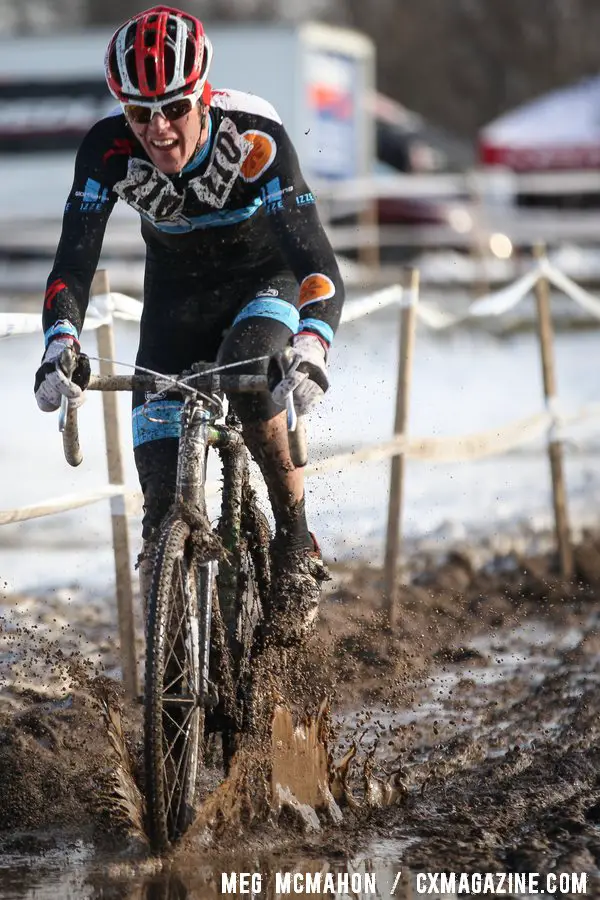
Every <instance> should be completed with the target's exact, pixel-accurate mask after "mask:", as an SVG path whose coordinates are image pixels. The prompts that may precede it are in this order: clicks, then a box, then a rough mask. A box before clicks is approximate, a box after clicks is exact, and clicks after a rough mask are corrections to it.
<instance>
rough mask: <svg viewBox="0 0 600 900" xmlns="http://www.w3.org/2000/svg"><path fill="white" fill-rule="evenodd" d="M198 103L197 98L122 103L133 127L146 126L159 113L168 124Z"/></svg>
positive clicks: (188, 111)
mask: <svg viewBox="0 0 600 900" xmlns="http://www.w3.org/2000/svg"><path fill="white" fill-rule="evenodd" d="M197 101H198V97H197V96H193V95H192V96H191V97H183V98H182V99H181V100H171V102H170V103H148V105H145V104H144V105H142V104H141V103H123V104H122V107H123V112H124V113H125V115H126V116H127V118H128V119H129V121H130V122H133V123H134V124H135V125H148V124H149V123H150V122H151V121H152V119H153V117H154V116H155V115H157V114H158V113H160V115H161V116H164V117H165V119H167V121H168V122H175V121H176V120H177V119H181V118H183V116H187V115H188V113H190V112H191V111H192V109H193V108H194V106H195V105H196V103H197Z"/></svg>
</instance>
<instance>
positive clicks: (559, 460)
mask: <svg viewBox="0 0 600 900" xmlns="http://www.w3.org/2000/svg"><path fill="white" fill-rule="evenodd" d="M534 256H535V258H536V259H537V260H538V261H541V260H542V259H545V258H546V248H545V247H544V245H543V244H537V245H536V246H535V248H534ZM535 299H536V306H537V320H538V334H539V339H540V351H541V360H542V378H543V382H544V398H545V401H546V408H547V409H549V410H550V411H552V409H553V408H555V406H556V376H555V367H554V329H553V327H552V314H551V311H550V287H549V284H548V279H547V278H544V277H542V278H539V279H538V281H537V283H536V285H535ZM548 459H549V461H550V475H551V478H552V497H553V503H554V522H555V528H556V540H557V545H558V556H559V560H560V573H561V575H562V576H563V578H571V576H572V575H573V549H572V547H571V539H570V529H569V515H568V510H567V492H566V488H565V478H564V472H563V454H562V443H561V442H560V441H558V440H556V439H554V438H553V437H551V438H550V440H549V442H548Z"/></svg>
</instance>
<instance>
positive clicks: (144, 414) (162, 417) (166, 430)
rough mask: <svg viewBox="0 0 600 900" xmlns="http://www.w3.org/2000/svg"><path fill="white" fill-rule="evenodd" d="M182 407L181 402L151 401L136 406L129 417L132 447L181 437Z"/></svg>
mask: <svg viewBox="0 0 600 900" xmlns="http://www.w3.org/2000/svg"><path fill="white" fill-rule="evenodd" d="M182 406H183V403H182V401H181V400H151V401H150V403H146V405H145V406H136V408H135V409H134V410H133V413H132V415H131V424H132V426H133V446H134V447H139V446H140V444H147V443H148V441H160V440H163V439H164V438H179V437H181V408H182ZM151 419H157V420H159V421H156V422H152V421H151Z"/></svg>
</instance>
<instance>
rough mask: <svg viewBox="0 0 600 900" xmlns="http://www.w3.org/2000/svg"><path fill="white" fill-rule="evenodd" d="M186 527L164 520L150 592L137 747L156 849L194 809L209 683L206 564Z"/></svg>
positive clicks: (170, 840) (188, 820)
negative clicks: (140, 733) (142, 755)
mask: <svg viewBox="0 0 600 900" xmlns="http://www.w3.org/2000/svg"><path fill="white" fill-rule="evenodd" d="M189 537H190V527H189V525H187V524H186V523H185V522H183V521H181V520H179V519H175V520H171V521H167V522H166V523H165V524H164V526H163V528H162V532H161V536H160V539H159V543H158V547H157V552H156V560H155V565H154V572H153V576H152V585H151V588H150V592H149V602H148V622H147V635H146V680H145V715H144V753H145V769H146V803H147V816H148V827H149V832H150V841H151V846H152V848H153V850H155V851H157V852H162V851H164V850H166V849H168V848H169V846H170V845H171V844H172V843H173V842H174V841H175V840H177V838H179V837H180V836H181V835H182V834H183V833H184V832H185V830H186V829H187V828H188V827H189V825H190V824H191V822H192V819H193V817H194V812H195V798H196V775H197V771H198V761H199V759H200V758H201V753H202V747H201V741H202V737H203V732H204V714H205V706H204V703H205V696H206V692H207V690H208V643H209V642H208V637H207V635H208V634H209V633H210V599H211V592H212V565H211V564H210V563H205V564H203V565H200V566H197V565H196V563H195V560H194V552H193V548H192V543H191V541H190V540H189Z"/></svg>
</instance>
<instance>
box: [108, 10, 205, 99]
mask: <svg viewBox="0 0 600 900" xmlns="http://www.w3.org/2000/svg"><path fill="white" fill-rule="evenodd" d="M211 59H212V46H211V43H210V41H209V40H208V38H207V37H206V35H205V34H204V28H203V27H202V22H201V21H200V20H199V19H196V18H195V16H191V15H189V14H188V13H185V12H182V11H181V10H179V9H174V8H172V7H170V6H153V7H152V9H147V10H145V11H144V12H141V13H138V14H137V15H135V16H132V18H131V19H129V20H128V21H127V22H125V23H124V24H123V25H121V26H120V27H119V28H117V30H116V31H115V33H114V34H113V36H112V38H111V41H110V44H109V45H108V49H107V51H106V56H105V59H104V69H105V73H106V81H107V83H108V87H109V90H110V92H111V94H112V95H113V97H115V98H116V99H117V100H119V101H120V102H121V103H126V102H131V101H133V102H135V101H136V100H152V99H155V98H158V97H160V98H165V99H169V100H170V99H177V98H179V97H185V96H186V95H189V94H192V93H196V94H199V93H200V92H202V97H203V100H204V102H206V103H207V102H209V100H210V85H209V84H208V82H207V77H208V70H209V67H210V62H211Z"/></svg>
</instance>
